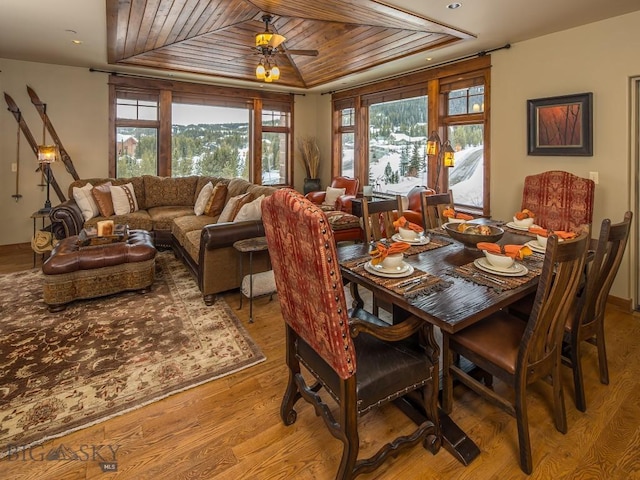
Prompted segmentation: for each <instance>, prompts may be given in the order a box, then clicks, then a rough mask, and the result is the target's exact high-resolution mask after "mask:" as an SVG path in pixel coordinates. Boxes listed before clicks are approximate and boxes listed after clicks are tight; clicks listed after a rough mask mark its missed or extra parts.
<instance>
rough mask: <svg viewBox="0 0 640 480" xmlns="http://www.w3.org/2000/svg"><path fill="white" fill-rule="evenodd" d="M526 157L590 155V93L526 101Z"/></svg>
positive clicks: (591, 125)
mask: <svg viewBox="0 0 640 480" xmlns="http://www.w3.org/2000/svg"><path fill="white" fill-rule="evenodd" d="M527 113H528V116H527V127H528V132H527V153H528V154H529V155H559V156H561V155H582V156H591V155H593V116H592V115H593V93H591V92H588V93H579V94H575V95H563V96H560V97H547V98H537V99H534V100H527Z"/></svg>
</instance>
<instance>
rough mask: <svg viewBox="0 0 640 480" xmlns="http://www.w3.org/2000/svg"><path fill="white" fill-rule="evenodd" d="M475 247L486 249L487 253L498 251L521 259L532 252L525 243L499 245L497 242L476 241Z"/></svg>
mask: <svg viewBox="0 0 640 480" xmlns="http://www.w3.org/2000/svg"><path fill="white" fill-rule="evenodd" d="M476 247H478V250H486V251H487V252H489V253H499V254H502V255H506V256H507V257H512V258H516V259H518V260H522V259H523V258H524V257H528V256H529V255H531V254H532V253H533V251H532V250H531V249H530V248H529V247H528V246H526V245H504V246H501V245H498V244H497V243H491V242H478V243H477V244H476Z"/></svg>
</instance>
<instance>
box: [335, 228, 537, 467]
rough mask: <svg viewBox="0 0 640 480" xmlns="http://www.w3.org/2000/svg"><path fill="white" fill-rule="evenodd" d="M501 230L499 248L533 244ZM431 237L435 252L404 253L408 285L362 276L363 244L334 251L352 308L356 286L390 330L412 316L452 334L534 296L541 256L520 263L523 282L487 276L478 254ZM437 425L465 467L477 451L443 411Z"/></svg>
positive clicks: (410, 410) (408, 405) (409, 407)
mask: <svg viewBox="0 0 640 480" xmlns="http://www.w3.org/2000/svg"><path fill="white" fill-rule="evenodd" d="M483 223H488V222H486V221H484V222H483ZM494 224H495V223H494ZM503 228H504V229H505V234H504V236H503V237H502V238H501V239H500V240H499V241H498V243H499V244H502V245H505V244H518V245H521V244H525V243H526V242H529V241H531V240H533V239H535V236H531V235H530V234H529V233H528V232H518V231H516V230H512V229H509V228H506V227H503ZM434 232H436V233H430V238H431V242H430V243H431V244H432V247H435V246H436V245H438V246H437V247H436V248H432V249H429V250H426V251H421V252H419V253H412V251H413V252H416V251H420V250H424V249H426V248H428V247H427V246H426V245H425V246H421V247H419V246H416V248H415V249H413V250H412V249H410V250H408V251H407V252H406V253H405V261H406V262H407V263H408V264H409V265H411V266H412V267H413V269H414V270H415V271H414V273H413V274H412V276H410V277H407V278H408V280H405V279H403V278H392V279H389V278H385V277H380V278H377V276H375V275H372V274H371V273H369V272H367V270H366V269H365V268H364V266H365V263H366V261H367V260H368V259H369V258H370V257H369V255H368V252H369V249H370V247H371V246H370V245H368V244H354V245H345V246H339V247H338V259H339V261H340V270H341V273H342V277H343V279H344V280H345V281H347V282H349V283H350V284H351V292H352V296H353V298H354V306H362V298H361V297H360V294H359V291H358V286H362V287H364V288H366V289H368V290H370V291H372V293H373V295H374V296H375V297H376V299H378V300H380V302H381V303H382V302H384V303H386V304H387V305H391V310H392V311H391V316H392V321H393V323H394V324H395V323H398V322H401V321H402V320H403V319H405V318H407V317H408V316H410V315H414V316H416V317H418V318H420V319H422V320H424V321H425V322H427V323H428V324H429V325H431V326H432V328H433V326H436V327H439V328H440V329H441V330H443V331H444V332H448V333H455V332H458V331H460V330H461V329H463V328H466V327H468V326H470V325H472V324H474V323H476V322H478V321H480V320H482V319H483V318H486V317H487V316H488V315H490V314H492V313H494V312H496V311H498V310H500V309H502V308H505V307H507V306H509V305H510V304H511V303H513V302H515V301H517V300H519V299H521V298H523V297H524V296H526V295H528V294H530V293H532V292H535V290H536V288H537V284H538V276H539V273H540V269H541V268H542V261H543V255H542V254H538V253H534V254H533V255H531V256H530V257H527V258H526V259H525V260H524V261H522V264H524V265H525V266H527V267H528V269H529V273H528V274H527V275H526V277H524V278H523V277H505V276H498V275H492V274H490V273H488V272H486V271H482V270H479V269H477V267H475V266H473V263H472V262H473V261H474V260H475V259H477V258H481V257H484V254H483V252H482V251H480V250H477V249H475V248H468V247H465V246H464V245H462V244H461V243H459V242H457V241H456V240H453V239H452V238H450V237H449V236H448V235H447V234H446V232H444V231H438V230H436V231H434ZM425 274H428V275H425ZM412 277H415V279H416V281H417V282H418V283H420V281H424V284H425V285H427V288H425V289H423V290H422V291H420V290H419V287H420V285H418V290H417V293H416V288H412V287H413V286H414V285H409V286H408V287H406V288H405V287H404V285H403V282H409V281H411V280H412ZM514 279H520V280H518V281H514ZM398 285H399V286H400V287H399V286H398ZM405 290H406V292H405ZM436 370H438V369H437V368H436ZM436 377H437V376H436ZM435 381H436V382H437V385H436V386H439V379H438V378H435ZM435 391H436V392H437V391H438V388H436V389H435ZM398 406H400V408H402V409H403V411H405V413H406V414H407V415H409V416H410V417H411V418H412V419H413V420H415V421H422V420H423V419H424V415H422V414H421V413H416V410H415V409H416V407H417V405H416V403H415V402H411V399H409V398H405V399H404V400H403V402H400V404H399V405H398ZM439 421H440V428H441V431H442V436H443V446H444V447H445V448H446V449H447V450H448V451H450V452H451V453H452V454H453V455H454V456H455V457H456V458H458V460H460V461H461V462H462V463H463V464H465V465H466V464H468V463H470V462H471V461H472V460H473V459H474V458H475V457H476V456H477V455H478V454H479V453H480V450H479V449H478V447H477V446H476V445H475V443H474V442H473V441H472V440H471V439H470V438H469V437H467V435H466V434H465V433H464V432H463V431H462V430H461V429H460V428H459V427H458V426H457V425H456V424H455V423H454V422H453V421H452V420H451V419H450V418H449V417H448V415H446V414H445V413H444V412H442V411H440V418H439Z"/></svg>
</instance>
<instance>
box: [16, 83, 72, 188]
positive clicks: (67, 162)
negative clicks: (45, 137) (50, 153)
mask: <svg viewBox="0 0 640 480" xmlns="http://www.w3.org/2000/svg"><path fill="white" fill-rule="evenodd" d="M27 92H28V93H29V97H31V103H33V105H34V106H35V107H36V110H38V113H39V114H40V118H42V123H43V124H44V125H45V127H46V128H47V131H48V132H49V135H51V138H52V139H53V141H54V143H55V144H56V146H57V147H58V150H60V156H61V157H62V162H63V163H64V166H65V168H66V169H67V172H69V173H70V174H71V176H72V177H73V179H74V180H79V179H80V177H79V176H78V173H77V172H76V169H75V167H74V166H73V162H72V161H71V157H70V156H69V154H68V153H67V151H66V150H65V149H64V147H63V146H62V142H61V141H60V137H58V134H57V133H56V130H55V129H54V128H53V124H52V123H51V120H50V119H49V116H48V115H47V104H46V103H44V102H42V101H41V100H40V98H39V97H38V95H37V94H36V92H35V91H34V90H33V88H31V87H30V86H28V85H27Z"/></svg>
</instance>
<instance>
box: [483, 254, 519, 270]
mask: <svg viewBox="0 0 640 480" xmlns="http://www.w3.org/2000/svg"><path fill="white" fill-rule="evenodd" d="M484 256H485V257H487V262H489V263H490V264H491V265H493V266H494V267H498V268H510V267H511V266H512V265H513V262H514V259H513V258H512V257H509V256H507V255H504V254H502V253H491V252H487V251H486V250H485V251H484Z"/></svg>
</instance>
